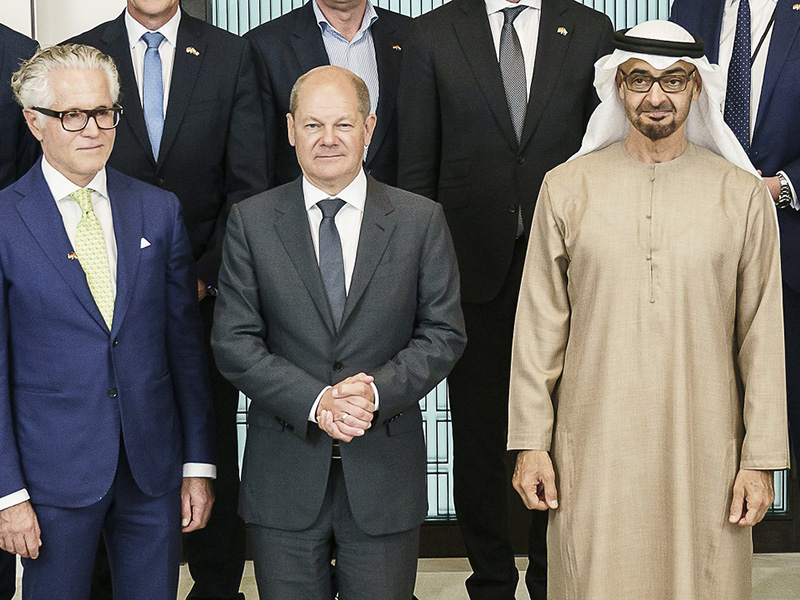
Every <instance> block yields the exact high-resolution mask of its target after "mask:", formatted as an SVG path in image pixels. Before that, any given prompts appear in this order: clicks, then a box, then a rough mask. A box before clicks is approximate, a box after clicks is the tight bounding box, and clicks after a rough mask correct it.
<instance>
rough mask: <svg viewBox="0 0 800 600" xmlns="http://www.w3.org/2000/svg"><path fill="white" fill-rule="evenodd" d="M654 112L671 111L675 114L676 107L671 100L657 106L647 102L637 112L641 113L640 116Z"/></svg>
mask: <svg viewBox="0 0 800 600" xmlns="http://www.w3.org/2000/svg"><path fill="white" fill-rule="evenodd" d="M653 111H671V112H675V106H674V105H673V104H672V102H670V101H669V100H664V101H663V102H661V103H660V104H658V105H657V106H654V105H652V104H651V103H650V102H648V101H647V100H645V101H644V102H642V103H641V104H640V105H639V107H638V108H637V109H636V112H637V113H639V114H642V113H643V112H653Z"/></svg>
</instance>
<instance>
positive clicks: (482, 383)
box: [448, 239, 547, 600]
mask: <svg viewBox="0 0 800 600" xmlns="http://www.w3.org/2000/svg"><path fill="white" fill-rule="evenodd" d="M524 262H525V243H524V239H520V240H518V241H517V244H516V247H515V249H514V257H513V260H512V263H511V268H510V270H509V273H508V276H507V278H506V281H505V283H504V285H503V287H502V289H501V290H500V293H499V294H498V295H497V296H496V297H495V298H494V299H493V300H492V301H491V302H488V303H486V304H469V303H464V304H462V308H463V310H464V319H465V321H466V326H467V340H468V341H467V348H466V350H465V352H464V354H463V356H462V357H461V360H459V362H458V363H457V364H456V367H455V368H454V369H453V371H452V373H451V374H450V376H449V377H448V382H449V386H450V410H451V414H452V420H453V477H454V482H453V493H454V497H455V505H456V516H457V518H458V523H459V526H460V529H461V533H462V535H463V537H464V543H465V544H466V547H467V555H468V556H469V560H470V564H471V566H472V570H473V574H472V575H471V576H470V577H469V579H468V580H467V584H466V585H467V591H468V593H469V596H470V598H471V599H472V600H483V599H486V600H489V599H491V600H512V599H513V598H514V597H515V592H516V589H517V583H518V581H519V574H518V571H517V568H516V565H515V562H514V554H515V552H514V547H513V545H512V540H511V537H512V536H511V531H512V530H513V531H518V530H520V526H519V523H520V522H521V521H524V520H525V519H528V518H530V526H529V531H528V558H529V566H528V571H527V574H526V578H525V579H526V585H527V588H528V591H529V593H530V597H531V599H532V600H546V598H547V551H546V547H545V543H546V539H545V538H546V532H547V514H546V513H541V512H533V513H532V514H531V515H530V517H528V516H527V515H525V514H524V513H525V512H526V510H525V508H524V505H523V504H522V500H521V499H520V498H519V496H518V495H517V493H516V491H514V490H513V488H512V487H511V477H510V474H511V467H512V465H513V458H514V457H513V456H511V455H509V453H508V452H507V451H506V441H507V435H508V382H509V376H510V369H511V342H512V337H513V333H514V318H515V313H516V308H517V298H518V296H519V287H520V281H521V278H522V268H523V265H524ZM510 525H513V529H511V528H510Z"/></svg>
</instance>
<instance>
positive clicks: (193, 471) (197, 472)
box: [183, 463, 217, 479]
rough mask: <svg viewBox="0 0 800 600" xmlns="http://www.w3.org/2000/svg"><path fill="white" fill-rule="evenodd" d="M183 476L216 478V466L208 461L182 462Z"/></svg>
mask: <svg viewBox="0 0 800 600" xmlns="http://www.w3.org/2000/svg"><path fill="white" fill-rule="evenodd" d="M183 476H184V477H205V478H207V479H216V478H217V467H216V465H211V464H208V463H183Z"/></svg>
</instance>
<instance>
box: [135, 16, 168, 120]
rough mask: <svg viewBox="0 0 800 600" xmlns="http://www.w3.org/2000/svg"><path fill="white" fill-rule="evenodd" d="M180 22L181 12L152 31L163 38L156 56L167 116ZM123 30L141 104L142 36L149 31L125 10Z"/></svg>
mask: <svg viewBox="0 0 800 600" xmlns="http://www.w3.org/2000/svg"><path fill="white" fill-rule="evenodd" d="M180 22H181V11H180V10H179V11H178V12H176V13H175V16H174V17H172V18H171V19H170V20H169V21H167V22H166V23H164V25H163V26H161V27H159V28H158V29H156V30H154V31H153V32H154V33H155V32H158V33H160V34H161V35H163V36H164V41H162V42H161V45H160V46H159V47H158V54H159V56H161V76H162V78H163V82H164V114H165V115H166V114H167V106H168V104H169V86H170V83H171V82H172V65H173V64H174V62H175V48H176V47H177V44H178V25H180ZM125 28H126V29H127V30H128V44H130V48H131V59H132V60H133V74H134V76H135V77H136V87H137V88H138V89H139V102H140V103H141V102H142V85H143V79H144V53H145V51H146V50H147V43H146V42H145V41H144V40H143V39H142V36H143V35H144V34H145V33H147V32H149V31H151V30H150V29H147V28H146V27H145V26H144V25H142V24H141V23H139V21H137V20H136V19H134V18H133V17H132V16H130V14H129V13H128V9H127V8H126V9H125Z"/></svg>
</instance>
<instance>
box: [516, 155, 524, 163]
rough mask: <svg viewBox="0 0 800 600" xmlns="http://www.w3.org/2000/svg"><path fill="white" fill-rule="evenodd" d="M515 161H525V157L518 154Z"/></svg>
mask: <svg viewBox="0 0 800 600" xmlns="http://www.w3.org/2000/svg"><path fill="white" fill-rule="evenodd" d="M517 162H518V163H519V164H523V163H524V162H525V157H524V156H518V157H517Z"/></svg>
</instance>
